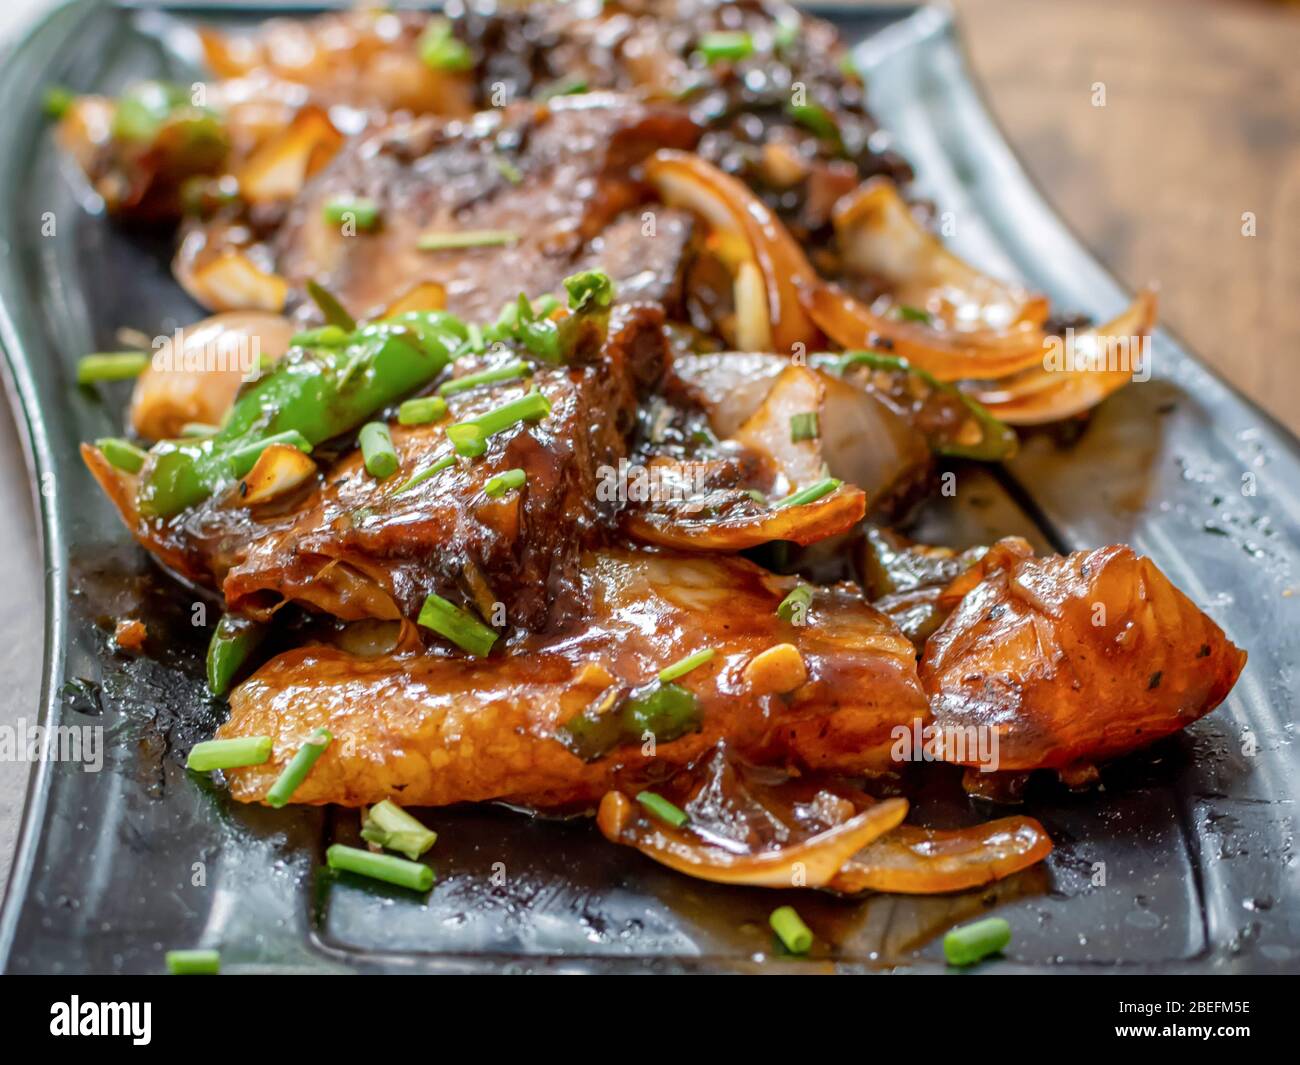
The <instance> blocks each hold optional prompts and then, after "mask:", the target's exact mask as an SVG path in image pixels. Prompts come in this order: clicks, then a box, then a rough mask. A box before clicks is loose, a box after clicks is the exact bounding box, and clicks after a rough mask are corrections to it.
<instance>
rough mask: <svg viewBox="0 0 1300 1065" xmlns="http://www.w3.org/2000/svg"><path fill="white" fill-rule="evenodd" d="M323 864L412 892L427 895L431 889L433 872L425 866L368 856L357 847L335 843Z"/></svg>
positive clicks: (390, 856)
mask: <svg viewBox="0 0 1300 1065" xmlns="http://www.w3.org/2000/svg"><path fill="white" fill-rule="evenodd" d="M325 861H326V863H327V864H328V865H329V867H330V868H331V869H340V870H342V871H344V872H347V873H356V874H357V875H358V876H368V877H370V878H371V879H372V880H383V881H384V882H385V883H389V884H396V885H397V886H398V887H404V888H410V889H411V890H412V891H428V890H429V889H430V888H431V887H433V870H432V869H430V868H429V867H428V866H427V865H425V864H424V863H423V862H411V861H407V860H406V859H405V858H394V857H393V856H392V855H391V854H371V853H370V852H369V851H364V850H362V849H361V848H360V847H345V846H344V845H343V844H342V843H335V844H333V845H332V846H330V848H329V849H328V850H327V851H326V852H325Z"/></svg>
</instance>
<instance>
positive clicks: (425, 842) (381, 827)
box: [361, 799, 438, 861]
mask: <svg viewBox="0 0 1300 1065" xmlns="http://www.w3.org/2000/svg"><path fill="white" fill-rule="evenodd" d="M361 838H362V839H364V840H365V841H366V842H367V843H373V844H374V845H375V846H376V847H383V848H385V849H386V850H390V851H398V852H399V853H401V854H405V855H406V856H407V857H408V858H409V859H411V861H415V860H416V859H417V858H419V857H420V855H421V854H423V853H424V852H425V851H427V850H428V849H429V848H430V847H432V846H433V845H434V844H435V843H436V842H437V841H438V833H436V832H433V831H431V830H430V829H427V828H425V827H424V825H422V824H420V822H419V821H417V820H416V819H415V818H414V817H412V816H411V815H410V814H408V813H407V812H406V811H405V810H403V809H402V808H401V807H400V806H398V805H397V803H395V802H393V800H392V799H385V800H384V801H383V802H379V803H375V805H374V806H372V807H370V809H369V810H367V811H366V813H365V816H364V817H363V818H362V821H361Z"/></svg>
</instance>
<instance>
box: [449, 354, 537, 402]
mask: <svg viewBox="0 0 1300 1065" xmlns="http://www.w3.org/2000/svg"><path fill="white" fill-rule="evenodd" d="M532 372H533V371H532V368H531V367H530V366H529V365H528V363H526V362H519V361H516V362H508V363H506V364H505V365H504V366H497V367H495V368H493V369H491V370H483V371H482V372H481V373H471V374H466V375H465V376H464V377H453V378H452V379H451V380H450V381H446V382H444V383H443V384H441V385H439V386H438V394H439V395H441V396H454V395H455V394H456V393H457V392H468V391H469V390H470V389H471V388H477V387H478V386H479V385H491V384H496V383H497V382H498V381H509V380H512V379H513V378H516V377H523V376H526V375H528V374H531V373H532Z"/></svg>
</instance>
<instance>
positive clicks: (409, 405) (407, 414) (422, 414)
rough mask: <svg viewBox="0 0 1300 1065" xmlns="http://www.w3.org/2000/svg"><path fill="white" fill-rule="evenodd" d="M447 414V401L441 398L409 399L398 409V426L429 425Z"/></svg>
mask: <svg viewBox="0 0 1300 1065" xmlns="http://www.w3.org/2000/svg"><path fill="white" fill-rule="evenodd" d="M446 413H447V401H446V400H445V399H443V398H442V397H441V396H419V397H417V398H415V399H408V400H407V401H406V402H405V403H403V404H402V405H401V406H400V407H398V408H397V424H398V425H428V424H429V422H436V421H437V420H438V419H439V418H441V417H442V416H443V415H444V414H446Z"/></svg>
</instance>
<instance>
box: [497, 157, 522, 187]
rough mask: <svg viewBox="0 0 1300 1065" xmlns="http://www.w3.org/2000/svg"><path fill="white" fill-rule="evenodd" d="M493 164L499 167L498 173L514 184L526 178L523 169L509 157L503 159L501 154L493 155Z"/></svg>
mask: <svg viewBox="0 0 1300 1065" xmlns="http://www.w3.org/2000/svg"><path fill="white" fill-rule="evenodd" d="M492 165H493V166H495V167H496V168H497V173H498V174H500V175H501V176H502V177H503V178H505V179H506V180H507V181H508V182H510V184H512V185H518V184H520V183H521V182H522V181H523V180H524V175H523V171H521V170H520V169H519V167H517V166H515V164H514V163H512V162H511V161H510V160H509V159H503V158H502V157H501V156H499V155H497V156H493V158H492Z"/></svg>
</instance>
